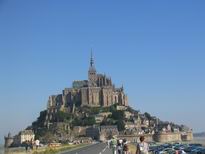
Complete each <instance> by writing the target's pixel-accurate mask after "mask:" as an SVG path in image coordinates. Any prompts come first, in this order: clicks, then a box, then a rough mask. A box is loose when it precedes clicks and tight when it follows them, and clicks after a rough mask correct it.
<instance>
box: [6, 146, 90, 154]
mask: <svg viewBox="0 0 205 154" xmlns="http://www.w3.org/2000/svg"><path fill="white" fill-rule="evenodd" d="M88 145H89V144H78V145H62V146H59V147H44V148H39V149H38V150H29V151H28V152H26V151H25V149H15V150H12V149H10V150H9V151H7V152H5V154H58V153H60V152H63V151H72V150H76V149H79V148H83V147H86V146H88Z"/></svg>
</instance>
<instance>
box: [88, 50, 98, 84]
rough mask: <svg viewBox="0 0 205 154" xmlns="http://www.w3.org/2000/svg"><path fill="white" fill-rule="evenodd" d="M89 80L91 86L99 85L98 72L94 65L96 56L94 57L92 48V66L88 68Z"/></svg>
mask: <svg viewBox="0 0 205 154" xmlns="http://www.w3.org/2000/svg"><path fill="white" fill-rule="evenodd" d="M88 81H89V86H97V83H96V81H97V74H96V69H95V65H94V58H93V53H92V50H91V57H90V67H89V70H88Z"/></svg>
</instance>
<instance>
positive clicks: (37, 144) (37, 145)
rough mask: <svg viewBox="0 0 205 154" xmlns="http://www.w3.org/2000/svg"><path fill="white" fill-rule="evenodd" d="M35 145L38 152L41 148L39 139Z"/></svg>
mask: <svg viewBox="0 0 205 154" xmlns="http://www.w3.org/2000/svg"><path fill="white" fill-rule="evenodd" d="M35 145H36V150H37V149H38V148H39V146H40V141H39V140H38V139H36V141H35Z"/></svg>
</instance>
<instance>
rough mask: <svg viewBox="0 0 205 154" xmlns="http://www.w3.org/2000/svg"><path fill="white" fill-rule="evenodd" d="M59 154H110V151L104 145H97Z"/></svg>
mask: <svg viewBox="0 0 205 154" xmlns="http://www.w3.org/2000/svg"><path fill="white" fill-rule="evenodd" d="M61 154H112V151H111V149H109V148H108V147H107V145H106V144H105V143H98V144H95V145H91V146H88V147H84V148H81V149H78V150H74V151H71V152H62V153H61Z"/></svg>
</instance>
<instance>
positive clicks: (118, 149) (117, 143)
mask: <svg viewBox="0 0 205 154" xmlns="http://www.w3.org/2000/svg"><path fill="white" fill-rule="evenodd" d="M108 147H109V148H111V149H112V153H113V154H129V146H128V142H127V140H126V139H123V140H122V139H118V140H117V139H116V138H115V137H113V138H112V139H111V140H109V141H108ZM148 152H149V145H148V143H146V142H145V138H144V136H141V137H140V142H139V143H138V144H137V147H136V154H148Z"/></svg>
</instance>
